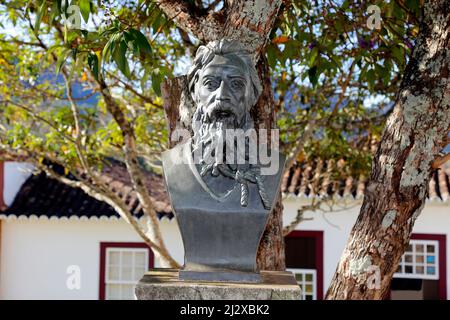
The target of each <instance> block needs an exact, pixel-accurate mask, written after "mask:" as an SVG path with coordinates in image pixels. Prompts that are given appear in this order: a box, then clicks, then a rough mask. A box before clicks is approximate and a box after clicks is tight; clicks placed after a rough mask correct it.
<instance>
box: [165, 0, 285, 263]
mask: <svg viewBox="0 0 450 320" xmlns="http://www.w3.org/2000/svg"><path fill="white" fill-rule="evenodd" d="M281 2H282V1H281V0H247V1H243V0H235V1H225V5H224V7H223V9H222V10H220V11H219V12H215V13H214V12H209V13H201V11H200V10H198V8H195V7H194V6H193V5H189V4H187V2H185V1H176V0H170V1H169V0H166V1H161V2H160V4H159V7H160V8H161V10H163V11H164V12H165V13H166V15H167V16H168V17H169V18H173V20H174V21H175V23H176V24H177V26H178V27H180V28H182V29H183V30H184V31H186V32H189V33H192V34H194V35H195V36H196V37H197V38H198V39H200V40H201V41H202V42H207V41H211V40H216V39H220V38H227V39H238V40H240V41H241V42H242V43H243V44H244V45H245V46H246V47H247V49H248V50H249V51H251V52H254V53H255V54H254V58H255V61H258V63H257V68H258V73H259V76H260V79H261V81H262V84H263V93H262V95H261V97H260V99H259V100H258V103H257V104H256V106H255V107H254V108H253V110H252V116H253V118H254V122H255V126H256V127H257V128H267V129H270V128H274V126H275V111H274V103H273V92H272V89H271V82H270V77H269V67H268V64H267V61H266V59H265V57H264V47H265V45H266V42H267V40H268V36H269V34H270V31H271V29H272V27H273V25H274V22H275V19H276V17H277V14H278V10H279V8H280V6H281ZM184 84H185V80H183V79H182V78H178V79H174V80H169V81H167V82H165V83H163V85H162V91H163V97H165V107H164V108H165V111H166V115H167V119H168V123H169V135H170V134H171V133H172V131H173V130H174V129H175V128H177V127H179V128H186V126H185V125H184V124H183V123H182V121H181V117H180V115H181V114H183V112H187V113H188V114H189V110H186V109H185V110H180V109H179V107H181V108H182V106H180V98H179V97H180V94H181V93H182V92H184V88H181V87H180V86H184ZM176 97H178V98H176ZM186 99H189V98H188V97H187V95H185V96H184V97H183V98H182V100H183V103H186ZM188 104H189V102H188ZM269 141H270V140H269ZM171 146H173V143H172V144H171ZM282 210H283V207H282V204H281V195H280V197H279V199H278V202H277V204H276V205H275V209H274V211H273V212H272V214H271V216H270V217H269V221H268V225H267V228H266V230H265V233H264V235H263V237H262V241H261V244H260V248H259V251H258V258H257V261H258V267H259V268H260V269H264V270H284V269H285V263H284V259H285V257H284V239H283V234H282Z"/></svg>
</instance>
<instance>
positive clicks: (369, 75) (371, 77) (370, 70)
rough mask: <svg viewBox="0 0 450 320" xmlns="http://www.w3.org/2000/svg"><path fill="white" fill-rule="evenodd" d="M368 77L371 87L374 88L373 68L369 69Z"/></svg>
mask: <svg viewBox="0 0 450 320" xmlns="http://www.w3.org/2000/svg"><path fill="white" fill-rule="evenodd" d="M366 78H367V84H368V86H369V89H370V90H372V89H373V87H374V85H375V71H374V70H373V69H369V70H367V72H366Z"/></svg>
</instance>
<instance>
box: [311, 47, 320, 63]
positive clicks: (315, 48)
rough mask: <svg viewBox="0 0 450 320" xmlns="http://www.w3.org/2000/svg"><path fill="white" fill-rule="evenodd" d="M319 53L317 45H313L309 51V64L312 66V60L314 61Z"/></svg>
mask: <svg viewBox="0 0 450 320" xmlns="http://www.w3.org/2000/svg"><path fill="white" fill-rule="evenodd" d="M318 54H319V49H318V48H317V47H314V48H313V49H312V51H311V55H310V56H309V66H310V67H312V66H313V65H314V62H315V61H316V58H317V56H318Z"/></svg>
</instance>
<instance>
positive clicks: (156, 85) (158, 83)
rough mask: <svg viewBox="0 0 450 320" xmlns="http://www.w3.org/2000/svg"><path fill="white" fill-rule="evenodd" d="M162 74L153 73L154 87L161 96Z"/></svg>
mask: <svg viewBox="0 0 450 320" xmlns="http://www.w3.org/2000/svg"><path fill="white" fill-rule="evenodd" d="M162 80H163V79H162V76H161V74H160V73H159V71H157V72H153V73H152V89H153V91H155V93H156V94H157V95H158V96H160V95H161V83H162Z"/></svg>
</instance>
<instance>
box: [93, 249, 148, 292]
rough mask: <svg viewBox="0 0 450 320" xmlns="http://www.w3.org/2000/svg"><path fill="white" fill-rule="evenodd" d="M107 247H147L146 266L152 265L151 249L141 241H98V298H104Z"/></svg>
mask: <svg viewBox="0 0 450 320" xmlns="http://www.w3.org/2000/svg"><path fill="white" fill-rule="evenodd" d="M107 248H130V249H135V248H144V249H148V266H149V268H153V267H154V261H155V260H154V256H153V251H152V250H151V249H150V247H149V246H148V245H146V244H145V243H143V242H100V272H99V275H100V276H99V278H100V281H99V294H98V295H99V299H100V300H105V288H106V282H105V267H106V249H107Z"/></svg>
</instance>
